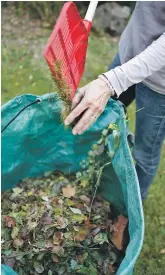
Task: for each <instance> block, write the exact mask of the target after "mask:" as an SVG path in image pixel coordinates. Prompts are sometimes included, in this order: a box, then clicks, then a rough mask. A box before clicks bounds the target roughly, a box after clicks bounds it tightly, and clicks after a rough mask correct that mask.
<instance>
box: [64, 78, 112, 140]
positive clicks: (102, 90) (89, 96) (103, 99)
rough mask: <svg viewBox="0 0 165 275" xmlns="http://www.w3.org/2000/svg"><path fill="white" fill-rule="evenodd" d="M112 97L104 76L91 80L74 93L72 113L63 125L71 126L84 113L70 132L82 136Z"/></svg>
mask: <svg viewBox="0 0 165 275" xmlns="http://www.w3.org/2000/svg"><path fill="white" fill-rule="evenodd" d="M112 95H113V91H112V90H111V89H110V87H109V85H108V83H107V80H106V78H105V77H104V76H102V77H100V78H97V79H96V80H93V81H92V82H90V83H89V84H87V85H86V86H84V87H83V88H81V89H79V91H78V92H77V93H76V95H75V97H74V98H73V101H72V109H73V111H72V112H71V113H70V114H69V115H68V116H67V117H66V119H65V121H64V123H65V125H69V124H71V123H72V122H73V121H74V120H75V118H77V117H78V116H79V115H81V114H82V113H83V112H84V111H85V112H84V114H83V116H82V117H81V119H80V120H79V121H78V123H77V124H76V125H75V126H74V128H73V130H72V133H73V134H74V135H76V134H79V135H80V134H82V133H83V132H84V131H86V130H87V129H88V128H89V127H90V126H91V125H92V124H93V123H94V122H95V121H96V120H97V118H98V117H99V116H100V115H101V113H102V112H103V111H104V109H105V106H106V104H107V102H108V99H109V97H110V96H112Z"/></svg>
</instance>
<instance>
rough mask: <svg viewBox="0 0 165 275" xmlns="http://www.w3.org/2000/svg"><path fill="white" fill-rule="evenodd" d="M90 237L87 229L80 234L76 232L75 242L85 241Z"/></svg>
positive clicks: (83, 229) (80, 231)
mask: <svg viewBox="0 0 165 275" xmlns="http://www.w3.org/2000/svg"><path fill="white" fill-rule="evenodd" d="M87 235H88V229H87V228H81V229H80V230H79V231H78V232H75V235H74V241H80V242H82V241H84V240H85V238H86V237H87Z"/></svg>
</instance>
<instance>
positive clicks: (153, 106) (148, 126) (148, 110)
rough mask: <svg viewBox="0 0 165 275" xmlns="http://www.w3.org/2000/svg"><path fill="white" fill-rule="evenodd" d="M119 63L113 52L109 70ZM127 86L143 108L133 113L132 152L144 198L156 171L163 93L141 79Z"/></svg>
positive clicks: (164, 113) (163, 127) (164, 119)
mask: <svg viewBox="0 0 165 275" xmlns="http://www.w3.org/2000/svg"><path fill="white" fill-rule="evenodd" d="M120 65H121V63H120V59H119V55H117V56H116V57H115V59H114V61H113V62H112V64H111V66H110V67H109V70H110V69H113V68H115V67H116V66H120ZM131 89H135V99H136V110H139V109H141V108H144V109H142V110H140V111H139V112H137V113H136V130H135V145H134V148H133V156H134V158H135V160H136V172H137V175H138V179H139V185H140V191H141V196H142V199H145V197H146V195H147V191H148V189H149V186H150V185H151V183H152V181H153V179H154V177H155V175H156V172H157V169H158V166H159V162H160V153H161V148H162V145H163V140H164V139H165V95H163V94H159V93H157V92H155V91H153V90H152V89H151V88H149V87H148V86H146V85H144V84H143V83H138V84H136V85H134V86H132V88H131V87H130V88H129V90H130V93H131ZM132 92H133V91H132Z"/></svg>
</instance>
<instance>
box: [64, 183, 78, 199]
mask: <svg viewBox="0 0 165 275" xmlns="http://www.w3.org/2000/svg"><path fill="white" fill-rule="evenodd" d="M62 193H63V196H64V197H66V198H71V197H74V195H75V193H76V187H72V186H71V185H68V186H66V187H63V188H62Z"/></svg>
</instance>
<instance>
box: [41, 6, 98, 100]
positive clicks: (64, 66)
mask: <svg viewBox="0 0 165 275" xmlns="http://www.w3.org/2000/svg"><path fill="white" fill-rule="evenodd" d="M97 3H98V1H91V2H90V5H89V7H88V11H87V14H86V16H85V19H84V20H83V19H82V18H81V16H80V14H79V12H78V10H77V8H76V6H75V4H74V3H73V2H67V3H65V4H64V6H63V8H62V11H61V13H60V15H59V18H58V20H57V22H56V25H55V27H54V29H53V32H52V34H51V36H50V38H49V40H48V43H47V45H46V48H45V50H44V56H45V58H46V61H47V63H48V65H49V68H50V70H51V73H52V74H53V77H54V78H55V79H56V81H57V82H58V85H59V87H62V83H63V81H65V87H67V90H68V92H69V93H70V97H71V99H72V98H73V97H74V95H75V92H76V90H77V88H78V85H79V83H80V80H81V77H82V74H83V72H84V67H85V59H86V52H87V46H88V35H89V32H90V28H91V25H92V23H91V22H92V19H93V16H94V13H95V10H96V6H97ZM59 66H60V72H59Z"/></svg>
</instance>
